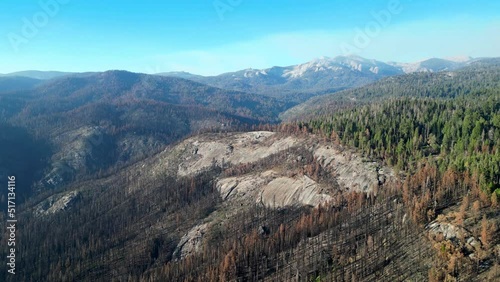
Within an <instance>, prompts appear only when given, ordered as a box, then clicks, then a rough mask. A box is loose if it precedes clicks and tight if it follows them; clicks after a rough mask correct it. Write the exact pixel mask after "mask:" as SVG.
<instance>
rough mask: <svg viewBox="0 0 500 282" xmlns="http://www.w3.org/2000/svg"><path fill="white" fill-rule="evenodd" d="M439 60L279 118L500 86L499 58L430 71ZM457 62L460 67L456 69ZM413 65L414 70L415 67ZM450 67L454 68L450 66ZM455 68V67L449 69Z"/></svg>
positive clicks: (308, 103)
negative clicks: (417, 70)
mask: <svg viewBox="0 0 500 282" xmlns="http://www.w3.org/2000/svg"><path fill="white" fill-rule="evenodd" d="M439 61H440V60H438V59H433V60H429V61H426V62H422V63H420V64H419V67H420V68H422V69H425V70H427V71H419V72H412V73H409V74H406V75H400V76H394V77H386V78H383V79H381V80H379V81H377V82H374V83H371V84H369V85H365V86H363V87H358V88H353V89H347V90H344V91H340V92H337V93H332V94H327V95H322V96H319V97H314V98H311V99H309V100H308V101H306V102H304V103H301V104H299V105H297V106H295V107H293V108H291V109H289V110H287V111H286V112H284V113H283V114H282V115H281V118H282V120H309V119H313V118H316V117H318V116H323V115H329V114H332V113H334V112H335V111H336V110H338V109H341V108H345V107H350V106H354V105H359V104H365V103H374V102H378V101H381V100H387V99H390V98H401V97H413V98H417V97H419V98H441V99H447V98H455V97H460V96H470V95H477V96H481V95H483V94H484V93H483V92H486V91H491V90H494V91H497V92H498V89H499V88H500V80H499V79H498V78H499V77H500V58H490V59H481V60H475V61H469V62H467V63H464V64H465V65H464V64H459V63H456V64H453V63H450V67H449V68H447V69H443V71H437V69H436V70H434V69H433V70H432V71H431V70H430V67H431V66H436V65H441V64H437V63H439ZM458 65H461V66H463V67H461V68H459V67H457V66H458ZM416 67H417V66H416V65H415V66H413V67H412V68H413V69H416ZM452 67H453V68H452ZM451 69H455V70H453V71H452V70H451Z"/></svg>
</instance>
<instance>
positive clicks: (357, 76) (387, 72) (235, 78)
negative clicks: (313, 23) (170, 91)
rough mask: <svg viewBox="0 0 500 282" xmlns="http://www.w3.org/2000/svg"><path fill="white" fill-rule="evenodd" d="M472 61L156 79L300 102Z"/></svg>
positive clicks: (326, 63)
mask: <svg viewBox="0 0 500 282" xmlns="http://www.w3.org/2000/svg"><path fill="white" fill-rule="evenodd" d="M476 60H477V59H472V58H458V59H437V58H433V59H429V60H425V61H422V62H417V63H395V62H389V63H384V62H381V61H377V60H370V59H365V58H361V57H358V56H339V57H335V58H328V57H323V58H319V59H316V60H313V61H310V62H307V63H304V64H299V65H293V66H288V67H272V68H268V69H246V70H241V71H236V72H230V73H224V74H221V75H217V76H200V75H196V74H190V73H186V72H168V73H160V74H158V75H162V76H174V77H182V78H185V79H190V80H193V81H197V82H200V83H204V84H207V85H211V86H215V87H219V88H224V89H231V90H238V91H244V92H251V93H258V94H264V95H269V96H275V97H292V98H297V95H296V94H297V93H300V97H298V99H299V101H298V102H300V101H302V100H304V99H307V98H309V97H310V96H315V95H318V94H323V93H331V92H336V91H339V90H344V89H348V88H353V87H358V86H362V85H366V84H369V83H371V82H375V81H377V80H379V79H381V78H384V77H388V76H394V75H402V74H408V73H414V72H440V71H445V70H456V69H459V68H462V67H464V66H467V65H468V64H470V63H471V62H474V61H476ZM308 94H309V95H308Z"/></svg>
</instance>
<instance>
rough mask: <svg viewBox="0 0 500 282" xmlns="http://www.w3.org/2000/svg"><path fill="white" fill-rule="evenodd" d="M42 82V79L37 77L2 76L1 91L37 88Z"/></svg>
mask: <svg viewBox="0 0 500 282" xmlns="http://www.w3.org/2000/svg"><path fill="white" fill-rule="evenodd" d="M40 83H42V81H41V80H39V79H36V78H29V77H22V76H13V77H2V76H0V93H4V92H13V91H21V90H29V89H33V88H35V87H36V86H37V85H39V84H40Z"/></svg>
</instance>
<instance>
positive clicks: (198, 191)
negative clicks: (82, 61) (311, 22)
mask: <svg viewBox="0 0 500 282" xmlns="http://www.w3.org/2000/svg"><path fill="white" fill-rule="evenodd" d="M499 71H500V64H499V60H498V58H482V59H467V60H465V61H461V62H454V61H450V60H444V59H431V60H427V61H423V62H420V63H415V64H401V63H382V62H380V61H376V60H368V59H363V58H361V57H357V56H350V57H336V58H321V59H317V60H314V61H312V62H308V63H305V64H301V65H296V66H290V67H273V68H269V69H264V70H243V71H239V72H234V73H226V74H222V75H220V76H213V77H204V76H198V75H191V74H188V73H162V74H157V75H147V74H140V73H132V72H126V71H106V72H97V73H79V74H76V73H63V72H61V73H59V72H50V73H43V72H23V73H20V74H19V75H27V77H22V76H18V74H16V75H15V76H2V77H0V130H1V131H2V135H1V136H0V148H1V152H0V156H1V158H0V177H3V178H6V177H7V176H8V175H12V174H16V182H17V186H18V187H19V188H18V189H19V190H18V192H19V195H20V198H19V200H18V201H19V202H18V205H19V211H18V216H19V228H18V231H17V236H18V237H17V239H18V242H19V244H18V252H19V253H21V254H22V255H21V256H19V257H18V258H17V259H18V265H19V268H20V269H22V271H20V272H19V273H18V274H16V275H17V276H16V277H15V279H14V278H9V279H10V280H7V281H495V280H497V279H498V278H499V277H500V276H499V275H500V270H499V269H500V267H499V262H500V261H499V259H500V249H499V243H500V242H499V238H500V236H498V235H499V232H500V228H498V227H499V226H500V216H499V213H500V210H499V206H498V196H500V168H499V164H500V150H499V148H498V142H499V141H500V135H499V134H500V96H499V95H500V92H499V89H500V85H499V80H498V78H499V75H500V74H499ZM28 76H29V77H28ZM14 78H15V79H14ZM4 79H6V80H4ZM4 133H8V134H4ZM5 197H6V194H5V193H3V194H2V199H1V201H0V202H1V203H2V204H3V205H2V207H4V206H5V205H4V203H5ZM6 216H7V215H6V213H4V212H2V213H1V214H0V217H1V219H2V220H6ZM7 235H8V234H7V233H5V232H4V233H1V235H0V236H1V238H0V239H1V240H0V255H1V256H6V255H7V254H6V251H7V250H8V248H7V246H6V240H4V239H5V238H6V237H5V236H7ZM0 275H1V276H2V277H3V276H4V275H6V270H5V269H1V270H0ZM5 277H7V276H5ZM13 279H14V280H13Z"/></svg>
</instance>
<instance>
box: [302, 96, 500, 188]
mask: <svg viewBox="0 0 500 282" xmlns="http://www.w3.org/2000/svg"><path fill="white" fill-rule="evenodd" d="M489 94H490V95H485V96H480V97H478V98H476V99H472V98H462V99H455V100H435V99H409V98H407V99H394V100H390V101H387V102H383V103H377V104H372V105H369V106H363V107H360V108H355V109H352V110H346V111H340V112H339V113H337V114H335V115H333V116H332V117H329V118H324V119H319V120H314V121H311V122H309V123H301V124H300V126H306V127H308V128H310V129H312V130H313V131H314V132H318V133H321V134H323V135H326V136H330V137H332V138H333V139H337V138H338V139H339V140H341V141H342V142H343V143H344V144H346V145H350V146H354V147H356V148H359V150H360V152H362V153H363V154H365V155H366V156H368V157H374V158H380V159H382V160H383V161H384V162H386V163H387V164H388V165H391V166H392V165H393V166H395V167H396V168H398V169H400V170H403V171H407V172H414V171H415V169H416V168H417V167H418V165H419V164H420V163H421V162H422V161H424V160H425V161H427V162H430V163H433V164H435V165H436V166H437V167H438V168H439V169H440V171H445V170H447V169H454V170H456V171H460V172H463V171H466V170H467V171H469V172H470V173H477V174H479V175H481V185H483V186H484V188H485V189H489V190H491V191H492V190H494V189H496V188H498V185H499V183H500V167H499V165H500V151H499V148H498V142H500V99H499V97H500V96H499V95H498V94H497V93H496V92H492V93H491V92H490V93H489ZM491 191H490V192H491Z"/></svg>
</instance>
